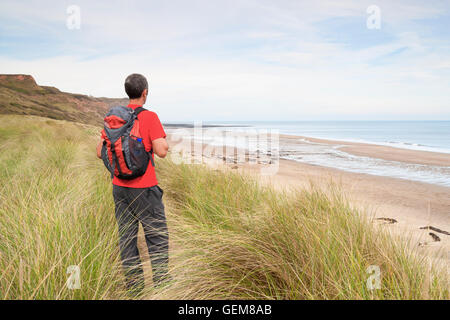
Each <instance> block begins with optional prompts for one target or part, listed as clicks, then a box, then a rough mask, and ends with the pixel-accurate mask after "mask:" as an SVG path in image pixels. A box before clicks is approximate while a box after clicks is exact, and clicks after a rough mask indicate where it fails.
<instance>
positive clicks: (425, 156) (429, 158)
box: [280, 134, 450, 167]
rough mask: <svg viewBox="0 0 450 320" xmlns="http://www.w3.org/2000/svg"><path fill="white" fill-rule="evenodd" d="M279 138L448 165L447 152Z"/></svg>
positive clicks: (385, 157) (391, 158) (359, 153)
mask: <svg viewBox="0 0 450 320" xmlns="http://www.w3.org/2000/svg"><path fill="white" fill-rule="evenodd" d="M280 138H281V139H285V140H288V141H290V142H294V141H296V140H298V139H304V140H306V141H308V142H312V143H320V144H328V145H334V146H341V147H340V148H339V150H342V151H344V152H347V153H350V154H352V155H355V156H363V157H369V158H376V159H383V160H388V161H398V162H403V163H415V164H423V165H432V166H442V167H449V166H450V154H448V153H441V152H434V151H425V150H412V149H407V148H400V147H393V146H385V145H381V144H375V143H374V144H371V143H363V142H349V141H342V140H329V139H319V138H312V137H306V136H297V135H287V134H280ZM412 159H413V160H412Z"/></svg>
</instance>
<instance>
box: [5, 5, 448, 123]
mask: <svg viewBox="0 0 450 320" xmlns="http://www.w3.org/2000/svg"><path fill="white" fill-rule="evenodd" d="M378 2H379V6H380V8H381V12H382V19H383V20H382V21H383V24H382V26H383V27H382V29H381V30H379V31H377V30H367V29H366V27H365V19H366V18H367V14H366V11H365V10H366V8H367V6H368V5H370V4H372V3H371V2H370V1H339V2H336V1H325V2H322V1H321V2H320V5H319V4H318V2H316V1H277V2H273V1H245V2H243V1H190V2H186V1H171V2H152V3H151V4H148V2H147V1H131V2H129V1H127V2H125V1H112V2H108V3H106V2H103V3H99V2H92V1H90V2H87V1H80V2H79V5H80V8H81V12H82V28H81V30H79V31H69V30H67V28H65V18H66V12H65V9H66V7H67V5H68V4H69V3H68V2H64V1H63V2H58V4H57V5H55V4H53V2H51V3H50V2H46V1H39V2H37V1H36V2H34V1H31V2H28V3H27V4H24V3H22V2H12V1H4V2H2V4H1V5H0V9H1V10H0V12H1V13H0V18H5V19H2V22H0V34H1V35H8V37H7V41H6V40H5V41H3V40H2V41H1V42H0V68H1V70H2V72H6V73H19V72H20V73H29V74H33V75H34V76H35V78H36V80H37V81H38V82H39V83H40V84H43V85H53V86H57V87H59V88H61V89H63V90H65V91H70V92H80V93H87V94H92V95H96V96H112V97H122V96H123V95H124V92H123V87H122V82H123V79H124V78H125V77H126V75H128V74H129V73H131V72H140V73H143V74H145V75H147V76H149V78H150V91H151V92H150V94H151V104H152V105H153V106H154V108H155V109H156V110H157V111H158V112H159V113H160V115H161V117H162V118H166V119H168V120H183V119H190V120H194V119H196V120H198V119H204V120H207V119H224V120H225V119H228V120H237V119H247V120H249V119H259V120H264V119H279V120H280V119H299V120H301V119H305V118H308V119H322V118H327V117H328V118H332V119H334V118H340V119H347V118H361V119H373V118H376V117H379V118H386V117H388V118H389V117H391V118H402V117H403V118H423V117H424V116H425V117H428V118H441V117H440V115H443V114H446V115H447V117H450V111H449V109H450V107H449V102H448V101H450V100H449V93H448V90H445V88H446V87H447V89H448V84H449V80H450V74H449V68H448V65H449V61H450V53H449V52H450V51H449V50H448V49H449V42H448V39H447V38H445V37H440V35H439V33H434V34H433V36H429V35H424V34H423V28H422V27H424V23H425V24H426V22H423V21H435V19H441V18H442V16H445V15H448V12H449V7H450V6H449V5H447V6H443V5H442V2H436V3H433V5H431V4H430V3H428V2H427V6H426V7H425V5H424V4H423V3H422V2H416V1H396V2H395V4H394V3H392V1H378ZM70 4H71V3H70ZM421 19H422V20H421ZM424 19H425V20H424ZM427 19H428V20H427ZM418 20H420V21H422V22H418ZM333 28H334V29H335V30H333ZM358 28H361V29H358ZM27 31H29V33H27ZM370 32H372V33H370ZM376 32H379V34H378V35H377V34H376ZM27 34H28V35H29V36H28V40H29V41H30V42H29V43H28V42H26V41H24V40H23V39H24V38H23V37H24V36H26V35H27ZM374 34H375V35H376V36H373V35H374ZM21 37H22V38H21ZM365 37H367V38H365ZM2 39H3V38H2ZM33 39H34V41H31V40H33ZM36 39H39V41H37V40H36ZM375 40H376V41H375ZM362 42H364V43H362ZM17 49H20V50H17Z"/></svg>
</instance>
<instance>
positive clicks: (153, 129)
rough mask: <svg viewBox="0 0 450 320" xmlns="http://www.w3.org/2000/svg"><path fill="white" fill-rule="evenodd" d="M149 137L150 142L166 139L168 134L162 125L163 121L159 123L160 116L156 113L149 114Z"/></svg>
mask: <svg viewBox="0 0 450 320" xmlns="http://www.w3.org/2000/svg"><path fill="white" fill-rule="evenodd" d="M149 114H150V116H149V128H148V130H149V135H150V141H153V140H156V139H160V138H165V137H166V133H165V131H164V128H163V126H162V124H161V121H159V118H158V115H157V114H156V113H154V112H149Z"/></svg>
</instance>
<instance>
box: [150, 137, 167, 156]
mask: <svg viewBox="0 0 450 320" xmlns="http://www.w3.org/2000/svg"><path fill="white" fill-rule="evenodd" d="M152 148H153V152H154V153H155V154H156V155H157V156H158V157H160V158H164V157H165V156H166V155H167V151H169V145H168V144H167V141H166V138H159V139H155V140H153V141H152Z"/></svg>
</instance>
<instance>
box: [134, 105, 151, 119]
mask: <svg viewBox="0 0 450 320" xmlns="http://www.w3.org/2000/svg"><path fill="white" fill-rule="evenodd" d="M142 111H148V110H147V109H145V108H143V107H138V108H136V109H134V114H135V115H136V117H137V116H138V115H139V113H141V112H142Z"/></svg>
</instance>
